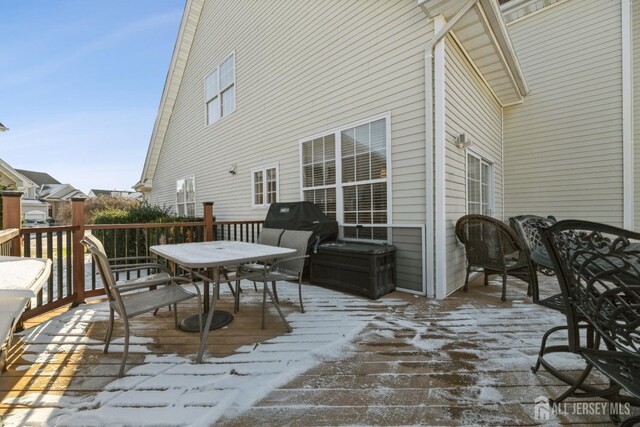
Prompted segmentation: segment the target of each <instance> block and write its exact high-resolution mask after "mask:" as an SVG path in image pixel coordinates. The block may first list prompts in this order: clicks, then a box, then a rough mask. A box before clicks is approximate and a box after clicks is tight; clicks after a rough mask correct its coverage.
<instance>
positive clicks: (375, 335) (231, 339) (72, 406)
mask: <svg viewBox="0 0 640 427" xmlns="http://www.w3.org/2000/svg"><path fill="white" fill-rule="evenodd" d="M243 287H244V289H245V292H244V293H243V296H242V303H241V311H240V312H239V313H238V314H237V315H236V318H235V320H234V321H233V322H232V323H231V324H230V325H229V326H228V327H227V328H226V329H223V330H219V331H214V332H212V333H211V334H210V336H209V341H208V345H207V354H205V363H203V364H201V365H196V364H194V363H193V360H194V358H195V354H196V351H197V346H198V337H197V334H189V333H185V332H181V331H176V330H174V329H173V319H172V314H171V313H169V312H168V311H167V310H162V311H161V312H160V313H159V315H158V316H156V317H152V316H150V315H149V316H141V317H139V318H136V319H134V322H133V326H132V328H133V329H132V333H131V335H132V343H134V344H135V345H132V349H131V352H132V354H131V353H130V355H129V359H128V360H129V364H128V365H127V367H128V371H127V372H126V374H125V377H124V378H121V379H117V378H116V374H117V371H118V364H119V362H120V357H121V353H119V351H120V348H119V346H118V345H112V346H111V353H109V354H108V355H105V354H103V353H102V342H101V340H102V338H103V336H104V332H105V328H106V318H107V313H108V312H107V308H106V305H105V303H104V302H97V303H92V304H87V305H84V306H81V307H78V308H76V309H74V310H71V311H62V310H61V311H59V312H57V313H55V314H56V315H55V316H51V315H49V316H48V317H46V318H45V317H43V318H36V319H32V321H31V322H30V323H29V324H28V325H27V326H31V327H30V328H29V329H27V330H26V331H25V332H24V333H22V334H21V336H20V335H19V336H18V337H17V339H16V341H17V344H15V345H16V346H17V348H14V349H13V351H12V353H11V354H12V355H13V357H12V359H11V360H10V361H9V370H8V372H6V373H4V374H3V375H2V376H0V397H1V400H0V414H2V417H3V419H4V423H5V424H4V425H27V424H33V425H43V424H44V425H53V424H58V425H112V424H119V425H122V424H126V425H211V424H213V423H216V425H234V426H245V425H340V424H347V425H354V424H357V425H434V424H438V425H460V424H492V425H495V424H519V425H522V424H536V423H537V421H536V420H535V419H534V406H535V404H534V401H535V399H536V398H537V397H538V396H541V395H543V396H556V395H558V394H559V392H560V391H561V390H563V389H564V386H562V385H561V384H559V382H558V381H557V380H555V379H553V378H552V377H551V376H550V375H548V374H546V373H544V372H541V373H539V374H538V375H534V374H533V373H531V371H530V369H529V368H530V366H531V365H532V364H533V363H534V361H535V355H536V353H537V351H538V346H539V343H540V337H541V335H542V333H543V332H544V331H545V330H546V329H548V328H549V327H551V326H554V325H558V324H561V323H562V322H563V318H562V317H561V316H560V315H558V314H556V313H553V312H550V311H548V310H544V309H542V308H539V307H537V306H534V305H532V304H531V303H530V299H529V298H527V296H526V286H525V284H523V283H522V282H518V281H511V283H510V286H509V288H508V292H507V296H508V299H509V300H508V302H506V303H501V302H500V285H499V284H498V283H491V285H490V286H489V287H488V288H484V287H483V286H482V285H480V284H478V283H477V282H476V283H475V284H473V285H471V287H470V291H469V292H468V293H463V292H457V293H456V294H454V295H453V296H452V297H450V298H449V299H447V300H446V301H440V302H438V301H430V300H426V299H424V298H417V297H413V296H410V295H406V294H400V293H394V294H391V295H389V296H387V297H384V298H382V299H380V300H378V301H369V300H366V299H362V298H358V297H354V296H350V295H345V294H341V293H338V292H333V291H329V290H326V289H323V288H318V287H314V286H310V285H307V286H305V287H304V298H305V307H306V308H307V313H305V314H300V313H299V312H297V311H296V306H295V304H294V302H295V301H297V292H296V287H295V286H291V285H287V284H282V285H281V286H279V288H278V292H279V294H280V296H281V300H282V307H283V309H284V310H286V312H287V313H288V319H289V321H290V322H291V324H292V326H293V328H294V331H293V333H291V334H286V333H285V329H284V326H283V325H282V322H281V321H280V320H279V319H278V318H277V314H276V313H275V310H272V312H271V313H270V317H269V318H268V322H267V326H268V328H267V329H266V330H261V329H260V301H261V293H259V294H256V293H255V291H253V286H252V285H251V284H247V285H245V286H243ZM219 307H220V308H223V309H231V308H232V298H231V296H230V294H228V293H226V294H225V293H224V292H223V295H222V303H221V305H220V306H219ZM179 309H180V307H179ZM189 311H190V310H189V308H188V307H186V308H182V310H181V311H180V312H179V313H182V314H187V313H188V312H189ZM116 325H118V322H116ZM119 327H120V328H121V326H119ZM121 334H122V331H121V330H118V329H116V331H115V332H114V337H121V336H122V335H121ZM558 363H559V364H560V363H563V364H564V366H566V367H567V368H568V369H579V368H580V366H581V363H580V362H579V361H578V360H577V359H571V358H569V360H567V361H561V360H558ZM552 422H554V423H563V424H564V423H567V424H571V423H576V424H584V423H585V422H589V423H601V422H604V423H606V422H608V416H606V415H572V416H570V417H565V416H558V417H556V416H554V415H552Z"/></svg>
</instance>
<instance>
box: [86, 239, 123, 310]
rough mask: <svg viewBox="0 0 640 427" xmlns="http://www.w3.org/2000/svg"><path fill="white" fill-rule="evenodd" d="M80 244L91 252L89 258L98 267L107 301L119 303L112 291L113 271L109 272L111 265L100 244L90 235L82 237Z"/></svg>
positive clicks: (114, 281) (113, 284)
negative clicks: (90, 257)
mask: <svg viewBox="0 0 640 427" xmlns="http://www.w3.org/2000/svg"><path fill="white" fill-rule="evenodd" d="M81 242H82V244H83V245H84V246H85V247H86V248H87V250H88V251H89V252H91V256H92V257H93V259H94V261H95V262H96V264H97V265H98V271H99V272H100V276H101V277H102V283H103V285H104V288H105V291H106V294H107V298H108V299H109V301H113V300H117V301H119V299H120V298H119V295H117V294H116V292H115V291H114V289H115V285H116V280H115V278H114V275H113V271H111V265H110V264H109V259H108V258H107V254H106V252H105V250H104V246H103V245H102V242H101V241H100V240H99V239H98V238H97V237H95V236H92V235H87V236H84V237H83V238H82V241H81Z"/></svg>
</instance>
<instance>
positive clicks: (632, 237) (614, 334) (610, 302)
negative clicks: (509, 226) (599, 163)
mask: <svg viewBox="0 0 640 427" xmlns="http://www.w3.org/2000/svg"><path fill="white" fill-rule="evenodd" d="M634 241H635V242H634ZM638 241H640V233H635V232H632V231H629V230H624V229H621V228H617V227H612V226H609V225H604V224H598V223H593V222H586V221H577V220H568V221H561V222H558V223H557V224H556V225H554V226H552V227H550V228H549V229H548V230H547V231H546V232H545V233H544V244H545V246H546V248H547V250H548V252H549V256H550V257H551V261H552V263H553V265H554V269H555V271H556V273H557V276H558V282H559V283H560V288H561V290H562V295H563V298H564V302H565V306H566V311H565V312H566V318H567V326H568V332H569V347H570V349H571V351H573V352H574V353H577V354H579V355H580V356H582V358H583V359H584V360H585V361H586V363H587V365H588V367H589V368H591V367H595V368H596V369H597V370H598V371H600V372H601V373H602V374H604V375H605V376H606V377H607V378H608V379H609V380H610V381H611V383H612V387H610V388H608V389H605V390H600V391H599V392H597V393H583V394H580V396H584V397H591V396H600V397H604V398H607V399H609V400H610V401H613V402H627V403H630V404H632V405H634V406H640V381H638V378H640V244H639V243H637V242H638ZM581 319H584V320H585V321H586V322H588V324H589V325H590V326H591V327H592V328H593V329H594V330H595V332H596V333H597V335H598V336H599V337H601V338H602V339H603V340H604V344H605V345H606V350H605V349H602V348H600V345H598V344H599V343H598V342H597V341H596V342H595V343H594V342H593V341H592V342H589V341H587V343H586V345H583V344H584V343H583V342H581V336H580V331H579V329H578V326H579V325H578V322H579V321H581ZM588 375H589V370H585V372H584V373H583V374H582V375H581V376H580V378H578V379H577V381H576V382H575V383H574V384H573V385H572V386H571V387H570V388H569V390H567V391H566V392H565V393H563V394H562V395H561V396H560V397H558V398H557V399H555V403H559V402H562V401H563V400H564V399H566V398H567V397H569V396H578V394H577V393H576V390H577V389H578V388H580V387H581V385H582V384H583V382H584V381H585V380H586V379H587V377H588ZM620 388H623V389H624V390H625V391H626V392H627V393H628V396H623V395H620V394H619V390H620ZM614 420H616V419H615V418H614ZM639 422H640V415H638V416H635V417H631V418H629V419H627V420H626V421H625V422H624V423H623V424H622V425H623V426H631V425H635V423H639Z"/></svg>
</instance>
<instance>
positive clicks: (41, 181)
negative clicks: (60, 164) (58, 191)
mask: <svg viewBox="0 0 640 427" xmlns="http://www.w3.org/2000/svg"><path fill="white" fill-rule="evenodd" d="M16 171H18V172H19V173H21V174H22V175H24V176H26V177H27V178H29V179H30V180H31V181H33V182H35V183H36V184H37V185H45V184H60V181H58V180H57V179H55V178H54V177H52V176H51V175H49V174H48V173H45V172H36V171H27V170H24V169H16Z"/></svg>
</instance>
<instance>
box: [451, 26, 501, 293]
mask: <svg viewBox="0 0 640 427" xmlns="http://www.w3.org/2000/svg"><path fill="white" fill-rule="evenodd" d="M445 55H446V56H445V78H446V80H445V128H446V142H445V145H446V204H447V207H446V216H447V221H446V223H447V293H451V292H453V291H454V290H455V289H457V288H459V287H460V286H462V285H463V284H464V271H465V262H466V261H465V256H464V249H463V248H461V246H460V245H459V244H458V241H457V238H456V236H455V224H456V221H457V220H458V219H459V218H460V217H461V216H463V215H465V214H466V213H467V191H468V189H467V153H469V152H471V153H473V154H475V155H476V156H477V157H481V158H483V159H484V160H485V161H486V162H489V163H491V166H492V167H491V169H492V175H493V176H492V179H491V181H492V187H491V188H492V194H491V200H490V204H489V206H490V207H491V206H492V214H493V216H494V217H497V218H498V219H503V218H502V203H503V195H502V188H503V186H502V106H501V105H500V104H499V103H498V101H496V99H495V98H494V96H493V95H492V94H491V91H490V90H489V89H488V88H487V86H486V84H485V83H484V82H483V81H482V79H481V78H480V77H479V76H478V75H477V73H476V72H475V70H474V69H473V67H472V66H471V64H470V63H469V62H468V60H467V59H466V57H465V56H464V53H463V52H462V50H461V49H460V47H459V46H458V44H457V43H456V42H455V41H454V40H453V38H451V37H447V39H446V53H445ZM461 133H465V134H466V136H467V137H468V138H469V140H470V141H471V146H470V147H469V148H468V149H467V150H463V149H459V148H458V147H457V146H456V144H455V141H456V137H457V136H458V135H459V134H461Z"/></svg>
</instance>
